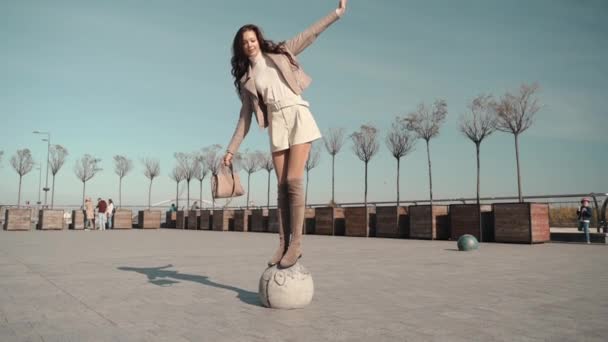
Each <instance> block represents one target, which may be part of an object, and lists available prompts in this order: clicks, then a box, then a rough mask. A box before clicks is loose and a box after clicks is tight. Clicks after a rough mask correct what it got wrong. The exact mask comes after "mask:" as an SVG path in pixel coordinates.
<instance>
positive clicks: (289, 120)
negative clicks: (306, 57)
mask: <svg viewBox="0 0 608 342" xmlns="http://www.w3.org/2000/svg"><path fill="white" fill-rule="evenodd" d="M251 64H252V66H253V67H252V77H253V78H254V80H255V87H256V90H257V93H258V94H260V95H261V96H262V99H263V101H264V103H265V104H266V109H267V113H268V122H269V125H268V136H269V138H270V150H271V151H272V152H276V151H281V150H286V149H288V148H290V147H291V146H292V145H297V144H304V143H307V142H311V141H313V140H316V139H319V138H320V137H321V132H320V131H319V128H318V127H317V124H316V122H315V120H314V118H313V116H312V114H311V113H310V110H309V109H308V106H309V105H308V102H306V101H304V99H303V98H302V96H300V95H296V94H295V93H294V92H293V91H292V90H291V89H290V88H289V87H288V86H287V84H286V82H285V79H284V78H283V76H282V75H281V74H280V72H279V70H278V69H277V68H276V66H275V65H274V63H273V62H272V60H271V59H269V58H268V57H266V56H265V55H264V54H263V53H259V54H258V55H257V56H256V57H255V58H252V59H251Z"/></svg>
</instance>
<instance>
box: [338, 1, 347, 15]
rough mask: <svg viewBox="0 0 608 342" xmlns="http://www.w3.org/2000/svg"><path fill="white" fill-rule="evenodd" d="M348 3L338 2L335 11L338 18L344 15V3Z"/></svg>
mask: <svg viewBox="0 0 608 342" xmlns="http://www.w3.org/2000/svg"><path fill="white" fill-rule="evenodd" d="M347 2H348V0H340V1H339V2H338V9H337V10H336V13H338V16H340V17H341V16H342V15H343V14H344V12H346V3H347Z"/></svg>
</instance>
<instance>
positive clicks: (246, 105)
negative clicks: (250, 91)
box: [226, 95, 252, 154]
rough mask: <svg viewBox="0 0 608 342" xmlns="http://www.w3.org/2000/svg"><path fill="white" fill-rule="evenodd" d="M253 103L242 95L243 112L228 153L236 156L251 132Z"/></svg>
mask: <svg viewBox="0 0 608 342" xmlns="http://www.w3.org/2000/svg"><path fill="white" fill-rule="evenodd" d="M250 102H251V101H249V99H248V98H247V96H244V95H241V112H240V115H239V121H238V122H237V124H236V129H235V130H234V134H233V135H232V139H231V140H230V143H229V144H228V148H227V149H226V151H228V152H230V153H232V154H235V153H236V151H238V149H239V146H240V145H241V143H242V142H243V139H245V136H246V135H247V132H249V127H250V126H251V115H252V109H251V104H250Z"/></svg>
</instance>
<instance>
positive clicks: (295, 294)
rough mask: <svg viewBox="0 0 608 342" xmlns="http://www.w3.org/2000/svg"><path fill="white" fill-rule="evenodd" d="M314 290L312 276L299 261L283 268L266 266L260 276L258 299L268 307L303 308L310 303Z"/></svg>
mask: <svg viewBox="0 0 608 342" xmlns="http://www.w3.org/2000/svg"><path fill="white" fill-rule="evenodd" d="M314 292H315V289H314V284H313V281H312V276H311V274H310V272H308V270H307V269H306V268H305V267H304V266H302V265H301V264H300V263H299V262H297V263H296V264H295V265H293V266H291V267H289V268H285V269H281V268H278V267H277V266H276V265H275V266H272V267H268V268H267V269H266V270H265V271H264V273H263V274H262V277H261V278H260V288H259V295H260V300H261V301H262V305H264V306H265V307H268V308H273V309H299V308H303V307H305V306H307V305H308V304H310V302H311V301H312V296H313V294H314Z"/></svg>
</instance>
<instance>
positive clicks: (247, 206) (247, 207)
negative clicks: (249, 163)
mask: <svg viewBox="0 0 608 342" xmlns="http://www.w3.org/2000/svg"><path fill="white" fill-rule="evenodd" d="M250 181H251V172H247V204H246V205H245V208H246V209H247V210H249V182H250Z"/></svg>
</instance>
